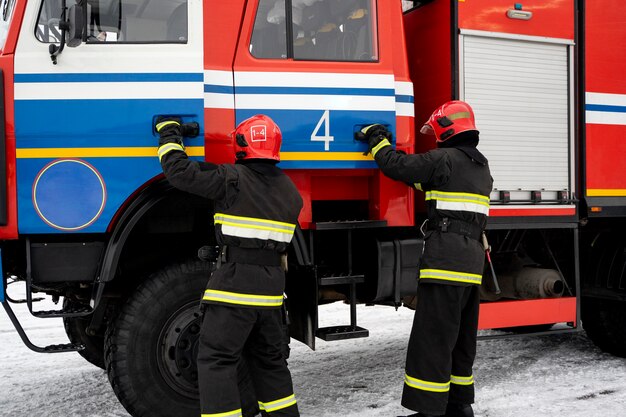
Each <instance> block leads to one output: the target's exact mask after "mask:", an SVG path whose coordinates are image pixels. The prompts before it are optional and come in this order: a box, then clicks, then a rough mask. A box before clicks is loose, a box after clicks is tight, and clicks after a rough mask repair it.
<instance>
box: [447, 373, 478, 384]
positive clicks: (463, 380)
mask: <svg viewBox="0 0 626 417" xmlns="http://www.w3.org/2000/svg"><path fill="white" fill-rule="evenodd" d="M450 382H451V383H453V384H456V385H472V384H473V383H474V375H470V376H456V375H450Z"/></svg>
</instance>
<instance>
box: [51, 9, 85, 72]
mask: <svg viewBox="0 0 626 417" xmlns="http://www.w3.org/2000/svg"><path fill="white" fill-rule="evenodd" d="M86 3H87V0H78V1H77V2H76V4H74V5H72V6H70V8H69V9H68V8H67V6H66V3H65V0H61V8H62V10H63V13H62V14H61V19H60V20H59V29H60V30H61V42H60V44H59V45H58V46H57V45H55V44H50V46H49V47H48V51H49V52H50V59H51V60H52V63H53V64H54V65H56V64H57V58H58V56H59V55H61V52H63V49H64V48H65V45H67V46H69V47H72V48H75V47H77V46H78V45H80V44H81V43H82V41H83V33H84V32H85V21H86V20H87V19H86V16H87V14H86V11H87V6H86Z"/></svg>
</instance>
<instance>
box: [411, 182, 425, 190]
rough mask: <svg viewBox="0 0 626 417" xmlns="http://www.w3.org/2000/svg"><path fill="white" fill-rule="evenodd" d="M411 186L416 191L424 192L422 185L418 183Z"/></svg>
mask: <svg viewBox="0 0 626 417" xmlns="http://www.w3.org/2000/svg"><path fill="white" fill-rule="evenodd" d="M413 186H414V187H415V188H416V189H417V190H420V191H424V190H422V184H420V183H418V182H416V183H415V184H413Z"/></svg>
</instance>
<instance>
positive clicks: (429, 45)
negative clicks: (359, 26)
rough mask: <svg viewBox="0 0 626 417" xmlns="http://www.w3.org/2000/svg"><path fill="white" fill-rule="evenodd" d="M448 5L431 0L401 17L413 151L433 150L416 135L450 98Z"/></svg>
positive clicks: (429, 141)
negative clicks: (410, 88) (410, 89)
mask: <svg viewBox="0 0 626 417" xmlns="http://www.w3.org/2000/svg"><path fill="white" fill-rule="evenodd" d="M451 24H452V16H451V13H450V2H448V1H434V2H432V3H428V4H426V5H425V6H422V7H420V8H418V9H415V10H413V11H411V12H409V13H406V14H405V15H404V28H405V41H406V47H407V59H408V62H409V71H410V73H411V80H412V81H413V90H414V96H415V130H416V131H415V151H416V152H426V151H428V150H430V149H432V148H434V147H435V141H434V139H433V138H432V136H424V135H422V134H420V133H419V130H420V128H421V127H422V125H423V123H424V122H425V121H426V120H428V118H429V117H430V115H431V113H432V112H433V110H435V109H436V108H437V107H438V106H440V105H441V104H443V103H445V102H446V101H448V100H450V99H452V97H453V92H452V64H451V54H452V51H451V45H452V41H451V39H450V34H451Z"/></svg>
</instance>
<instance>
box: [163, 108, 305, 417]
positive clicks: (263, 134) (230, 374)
mask: <svg viewBox="0 0 626 417" xmlns="http://www.w3.org/2000/svg"><path fill="white" fill-rule="evenodd" d="M184 128H185V125H182V126H181V123H180V120H178V119H176V118H167V119H162V120H159V121H158V122H157V125H156V130H157V132H158V133H159V135H160V141H159V150H158V155H159V160H160V161H161V165H162V167H163V172H164V173H165V176H166V178H167V179H168V181H169V182H170V183H171V184H172V185H174V186H175V187H177V188H179V189H181V190H184V191H188V192H191V193H194V194H198V195H200V196H203V197H206V198H209V199H212V200H215V233H216V236H217V241H218V244H219V245H220V246H221V254H220V263H219V265H220V266H219V267H218V269H217V270H216V271H215V272H214V273H213V275H212V276H211V279H210V280H209V283H208V286H207V289H206V291H205V293H204V297H203V303H204V304H203V307H204V319H203V323H202V330H201V333H200V342H199V348H198V378H199V388H200V405H201V414H202V417H241V416H242V415H243V414H242V413H243V411H242V405H241V404H242V399H241V398H240V394H239V390H238V388H237V365H238V363H239V361H240V360H241V357H242V354H245V357H246V362H247V366H248V367H249V369H250V373H251V375H252V380H253V383H254V388H255V391H256V396H257V399H258V404H259V408H260V410H261V412H262V414H263V415H266V416H271V417H279V416H281V417H282V416H287V417H293V416H299V412H298V406H297V404H296V398H295V396H294V392H293V387H292V382H291V374H290V373H289V369H288V368H287V362H286V358H285V355H284V349H283V346H284V337H285V336H284V331H283V329H284V327H283V325H284V315H283V311H282V305H283V291H284V287H285V272H284V268H283V266H282V264H283V263H284V262H285V257H286V255H285V253H286V251H287V246H288V245H289V243H290V242H291V239H292V237H293V234H294V231H295V228H296V222H297V220H298V215H299V213H300V209H301V208H302V198H301V197H300V194H299V193H298V190H297V189H296V187H295V185H294V184H293V182H292V181H291V180H290V179H289V177H287V175H285V174H284V173H283V172H282V170H281V169H280V168H278V167H277V166H276V163H277V162H278V161H279V160H280V156H279V155H280V154H279V151H280V145H281V140H282V136H281V132H280V129H279V128H278V126H276V124H275V123H274V122H273V121H272V120H271V119H270V118H269V117H267V116H263V115H257V116H253V117H251V118H249V119H247V120H245V121H244V122H242V123H241V124H240V125H239V126H238V127H237V129H236V130H235V131H234V132H233V135H232V136H233V146H234V150H235V154H236V162H235V164H221V165H215V164H208V163H199V162H194V161H190V160H189V159H188V158H187V154H186V153H185V149H184V146H183V142H182V133H184Z"/></svg>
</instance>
